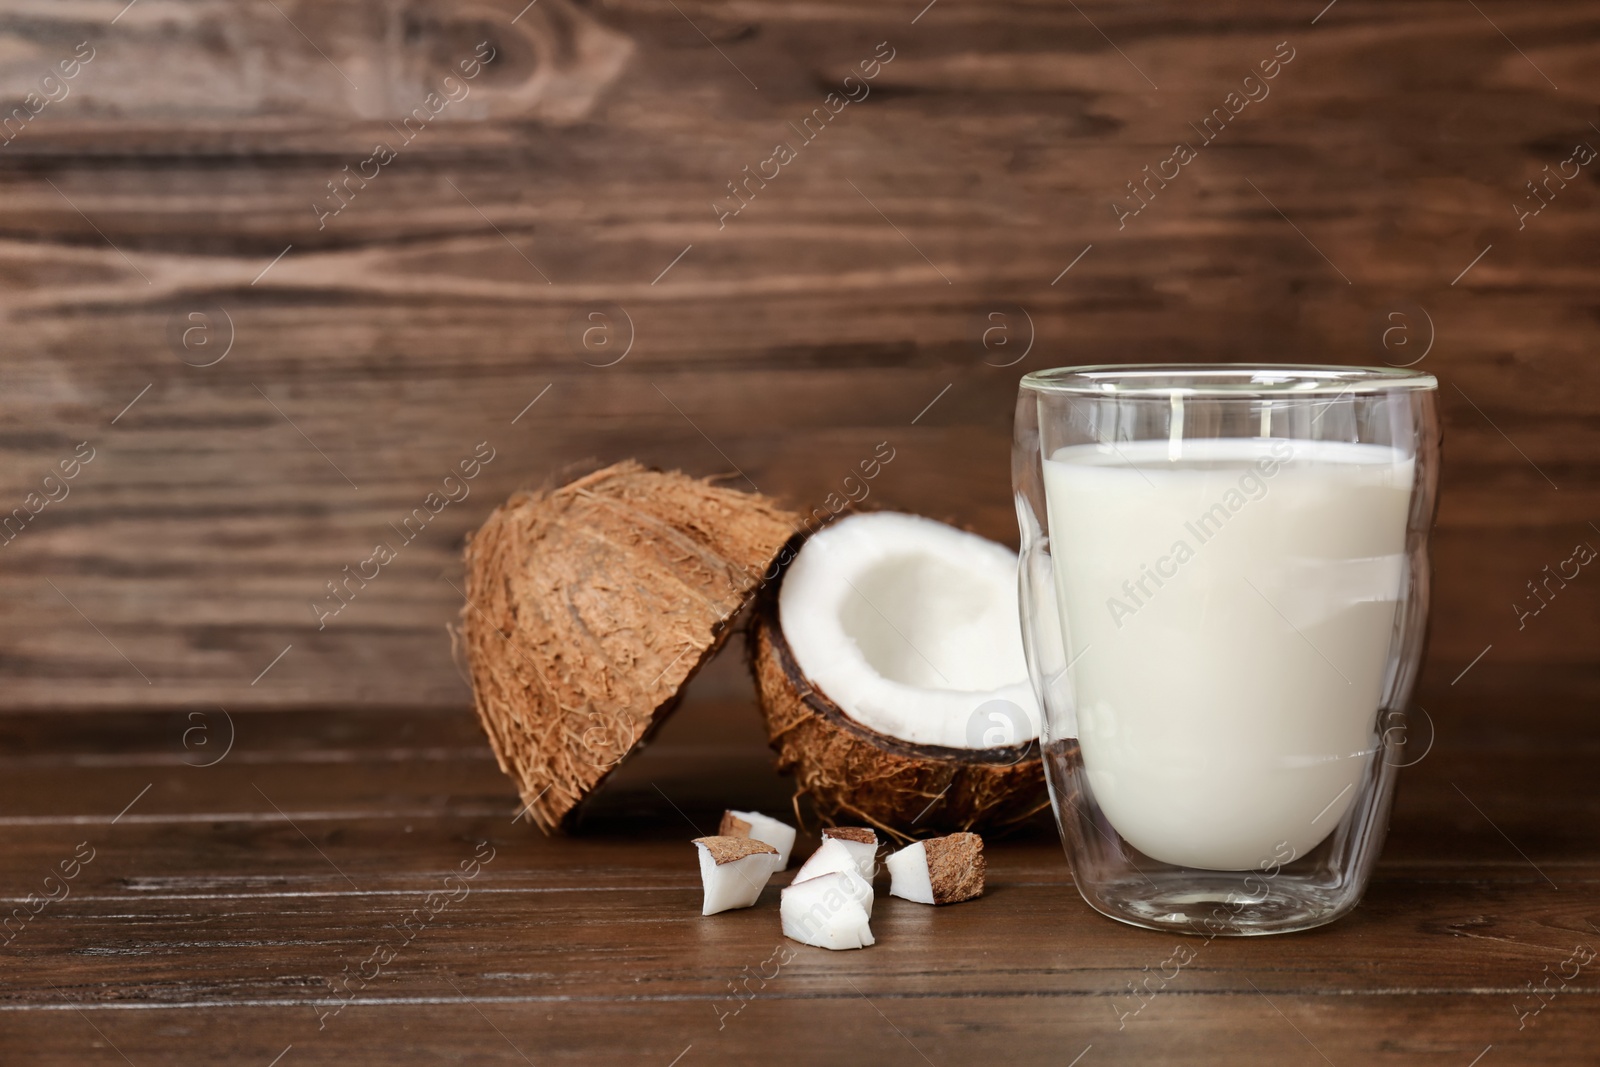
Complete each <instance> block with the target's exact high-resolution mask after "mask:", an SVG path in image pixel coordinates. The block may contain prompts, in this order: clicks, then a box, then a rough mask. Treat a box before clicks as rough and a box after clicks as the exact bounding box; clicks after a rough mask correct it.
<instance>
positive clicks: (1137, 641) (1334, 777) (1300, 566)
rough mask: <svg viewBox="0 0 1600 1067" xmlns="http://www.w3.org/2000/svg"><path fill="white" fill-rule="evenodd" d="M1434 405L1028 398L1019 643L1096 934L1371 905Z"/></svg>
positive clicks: (1217, 375)
mask: <svg viewBox="0 0 1600 1067" xmlns="http://www.w3.org/2000/svg"><path fill="white" fill-rule="evenodd" d="M1437 388H1438V385H1437V382H1436V381H1435V380H1434V379H1433V377H1432V376H1431V375H1427V374H1420V373H1416V372H1413V371H1403V370H1389V369H1367V368H1350V367H1308V366H1270V365H1261V366H1247V365H1234V364H1223V365H1209V366H1201V365H1190V366H1184V365H1173V366H1120V367H1118V366H1105V367H1068V368H1061V369H1057V370H1048V371H1040V372H1037V373H1033V374H1029V375H1027V376H1026V377H1025V378H1023V379H1022V386H1021V392H1020V396H1019V398H1018V404H1017V417H1016V441H1015V449H1014V452H1013V461H1012V476H1013V482H1014V485H1015V490H1016V504H1017V518H1018V522H1019V523H1020V525H1021V530H1022V557H1021V582H1020V585H1021V590H1020V592H1021V602H1022V619H1023V631H1024V643H1025V646H1026V649H1027V653H1028V665H1029V670H1030V671H1031V673H1032V677H1033V683H1034V687H1035V688H1036V690H1037V691H1038V694H1039V700H1040V703H1041V705H1042V706H1043V708H1044V710H1045V723H1044V728H1043V731H1042V733H1041V740H1042V742H1043V752H1044V760H1045V767H1046V772H1047V777H1048V779H1049V783H1050V795H1051V801H1052V803H1053V805H1054V808H1055V814H1056V819H1057V822H1058V823H1059V825H1060V829H1061V837H1062V841H1063V843H1064V844H1065V846H1066V851H1067V856H1068V859H1069V860H1070V861H1071V864H1072V869H1073V874H1074V877H1075V879H1076V881H1077V885H1078V890H1079V892H1081V893H1082V894H1083V898H1084V900H1086V901H1088V903H1089V904H1090V905H1091V906H1093V907H1094V908H1095V909H1096V910H1098V911H1100V912H1102V913H1103V914H1105V915H1108V916H1110V917H1112V918H1114V919H1120V920H1122V921H1124V922H1128V923H1132V924H1134V925H1137V926H1145V927H1149V928H1151V929H1159V930H1177V931H1183V932H1187V933H1194V934H1199V935H1203V936H1213V935H1216V934H1265V933H1279V932H1284V931H1289V930H1301V929H1305V928H1308V927H1312V926H1318V925H1320V924H1322V923H1326V922H1330V921H1332V920H1333V919H1336V918H1338V917H1339V916H1340V915H1343V914H1344V913H1346V912H1348V911H1349V910H1350V909H1351V908H1353V907H1355V905H1356V903H1357V901H1358V900H1359V899H1360V897H1361V894H1362V892H1363V890H1364V889H1365V888H1366V883H1367V880H1368V878H1369V876H1370V875H1371V872H1372V866H1373V864H1374V862H1375V861H1376V860H1377V856H1378V852H1379V850H1380V849H1381V847H1382V843H1383V836H1384V833H1385V830H1386V828H1387V824H1388V815H1389V804H1390V798H1391V796H1392V795H1393V791H1394V783H1395V775H1396V770H1397V768H1398V767H1399V766H1400V765H1402V764H1403V763H1404V762H1405V757H1404V754H1403V748H1404V739H1405V730H1404V722H1405V720H1404V715H1405V707H1406V704H1407V701H1408V700H1409V698H1410V694H1411V690H1412V686H1413V683H1414V682H1415V679H1416V673H1417V665H1418V661H1419V659H1420V658H1421V653H1422V645H1423V638H1424V633H1425V629H1426V621H1427V610H1428V549H1427V546H1428V530H1429V527H1430V525H1431V524H1432V521H1433V511H1434V495H1435V492H1434V490H1435V483H1436V478H1437V468H1438V451H1439V434H1438V422H1437V416H1436V411H1435V400H1436V394H1437Z"/></svg>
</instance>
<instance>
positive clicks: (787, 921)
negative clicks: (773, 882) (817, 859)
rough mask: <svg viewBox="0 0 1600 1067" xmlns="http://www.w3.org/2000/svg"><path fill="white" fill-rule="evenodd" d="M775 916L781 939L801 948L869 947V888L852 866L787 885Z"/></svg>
mask: <svg viewBox="0 0 1600 1067" xmlns="http://www.w3.org/2000/svg"><path fill="white" fill-rule="evenodd" d="M819 851H820V850H819ZM778 914H779V918H780V920H781V921H782V923H783V936H784V937H787V938H792V939H793V940H795V941H799V942H800V943H801V944H803V945H815V946H816V947H818V948H830V949H847V948H865V947H867V946H868V945H870V944H872V943H873V939H872V928H871V926H870V925H868V924H869V923H870V922H871V920H872V887H871V886H870V885H868V884H867V883H866V881H865V880H863V879H862V877H861V876H860V875H859V874H857V873H856V872H855V868H854V866H853V865H852V866H851V867H850V868H849V869H845V870H837V871H831V872H829V873H827V874H821V875H818V876H817V877H815V878H807V879H805V880H804V881H801V880H799V879H796V880H795V881H793V882H791V883H790V884H789V885H788V886H786V887H784V890H783V892H782V893H781V894H779V897H778Z"/></svg>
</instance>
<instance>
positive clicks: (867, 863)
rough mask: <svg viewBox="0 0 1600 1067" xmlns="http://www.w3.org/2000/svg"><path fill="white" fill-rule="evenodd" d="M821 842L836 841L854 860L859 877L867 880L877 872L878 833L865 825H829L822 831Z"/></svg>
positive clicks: (870, 879) (869, 880)
mask: <svg viewBox="0 0 1600 1067" xmlns="http://www.w3.org/2000/svg"><path fill="white" fill-rule="evenodd" d="M822 836H823V839H824V841H823V843H824V844H826V843H827V842H828V841H837V842H838V843H839V844H840V845H842V846H843V847H844V850H845V851H846V852H848V853H849V854H850V856H851V858H853V859H854V860H855V861H856V868H857V870H859V871H860V872H861V877H863V878H865V879H866V880H867V881H868V882H871V881H872V879H873V878H874V877H875V876H876V875H877V873H878V835H877V834H875V833H873V832H872V831H871V830H869V829H867V828H866V827H865V826H830V827H828V828H827V829H826V830H823V831H822Z"/></svg>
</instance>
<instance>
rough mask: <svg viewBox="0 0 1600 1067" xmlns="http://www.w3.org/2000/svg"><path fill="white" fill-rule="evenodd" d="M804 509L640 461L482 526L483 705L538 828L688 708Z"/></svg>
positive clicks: (477, 547)
mask: <svg viewBox="0 0 1600 1067" xmlns="http://www.w3.org/2000/svg"><path fill="white" fill-rule="evenodd" d="M796 522H797V517H796V516H794V515H792V514H790V513H789V512H787V511H784V510H782V509H780V508H778V507H776V506H775V505H774V504H772V502H771V501H769V500H767V499H766V498H765V497H761V496H755V495H752V494H749V493H742V492H738V491H736V490H732V489H726V488H722V487H720V486H716V485H713V484H711V482H710V481H709V480H705V481H701V480H697V479H694V478H690V477H688V476H687V475H684V474H681V473H678V472H675V471H674V472H663V471H657V470H647V469H646V468H644V467H642V466H640V465H639V464H638V463H634V462H632V461H628V462H624V463H618V464H616V465H614V466H611V467H607V468H605V469H604V470H600V471H596V472H594V473H593V474H589V475H586V476H585V477H582V478H579V479H578V480H576V481H574V482H571V483H569V484H567V485H564V486H562V487H561V488H559V489H555V490H553V491H546V492H537V493H528V492H523V493H517V494H516V495H514V496H513V497H512V498H511V499H510V500H509V501H507V502H506V503H505V504H503V505H501V506H500V507H498V508H496V509H495V511H494V513H493V514H491V515H490V516H489V518H488V519H487V520H486V521H485V522H484V524H483V526H482V527H481V528H480V529H479V530H478V531H477V533H476V534H474V535H472V536H471V538H470V539H469V540H468V542H467V547H466V570H467V603H466V605H464V606H463V608H462V610H461V626H462V633H463V639H464V640H463V643H464V645H465V648H466V653H467V660H468V664H469V667H470V670H471V675H472V692H473V702H474V705H475V707H476V708H477V712H478V718H479V720H480V721H481V722H482V723H483V728H484V731H485V732H486V733H487V734H488V735H489V741H490V744H491V745H492V747H493V748H494V753H495V758H496V759H497V760H498V761H499V763H500V769H501V770H502V771H504V772H505V773H506V774H507V775H509V776H510V777H511V779H512V781H513V782H515V783H516V786H517V789H518V791H519V792H520V793H521V795H522V801H523V804H524V805H525V806H526V810H527V811H528V813H529V814H531V815H532V817H533V820H534V822H536V823H537V824H538V825H539V827H540V828H541V829H543V830H544V831H545V832H546V833H550V832H552V831H555V830H558V829H562V828H564V827H565V826H567V825H568V824H569V823H570V822H571V819H572V817H573V815H574V813H575V812H576V811H577V809H578V807H579V805H580V804H581V802H582V801H583V800H584V798H585V797H587V796H589V795H590V794H591V793H592V792H593V791H594V790H595V788H596V787H597V786H599V785H600V783H601V782H603V781H604V780H605V779H606V778H607V777H608V776H609V775H610V774H611V772H612V771H613V770H614V769H615V768H616V767H617V765H618V764H620V763H621V762H622V761H623V760H624V759H626V758H627V756H628V755H629V754H630V753H632V752H633V751H634V750H636V749H637V748H638V747H639V746H640V745H641V744H642V743H643V742H644V741H645V740H647V739H648V737H649V735H650V733H651V731H652V730H654V729H655V728H656V727H657V726H658V725H659V724H660V723H661V721H662V720H663V719H664V718H665V717H666V715H667V714H668V713H670V711H671V710H672V709H673V707H675V706H676V704H677V702H678V698H679V695H680V694H681V692H682V690H683V687H684V685H685V683H687V682H688V680H689V679H690V677H692V676H693V675H694V673H695V672H696V671H697V670H699V668H700V666H701V665H702V664H703V663H704V662H705V661H706V660H707V659H709V658H710V657H711V656H712V655H713V654H714V653H715V652H716V650H717V649H718V648H720V647H721V646H722V644H723V642H725V641H726V640H727V638H728V635H729V633H730V630H731V628H730V627H729V626H728V622H729V620H731V619H732V618H733V617H734V616H735V615H736V614H738V612H739V611H740V609H741V608H742V607H743V606H744V605H745V604H746V603H747V602H748V600H749V599H750V597H751V596H752V594H753V592H754V591H755V590H756V589H757V588H758V586H759V585H760V583H761V582H762V581H763V579H764V577H765V576H766V575H768V574H769V573H771V572H772V571H773V569H774V568H773V567H772V562H773V560H774V558H775V557H776V556H777V554H778V552H779V550H780V549H781V548H782V547H783V545H784V543H785V542H786V541H787V540H788V539H789V538H790V537H791V536H792V535H793V533H794V529H795V526H796Z"/></svg>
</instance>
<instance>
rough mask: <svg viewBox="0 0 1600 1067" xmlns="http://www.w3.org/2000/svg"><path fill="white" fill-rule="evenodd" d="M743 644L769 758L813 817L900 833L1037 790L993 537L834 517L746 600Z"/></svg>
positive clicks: (985, 815)
mask: <svg viewBox="0 0 1600 1067" xmlns="http://www.w3.org/2000/svg"><path fill="white" fill-rule="evenodd" d="M751 657H752V666H753V669H754V671H755V674H756V680H757V686H758V689H759V690H760V695H761V703H762V710H763V712H764V713H765V715H766V721H767V733H768V737H769V738H770V740H771V743H772V746H773V747H774V748H775V749H777V751H778V767H779V769H780V770H782V771H786V772H793V773H794V774H795V775H796V777H797V780H798V785H799V790H800V792H801V793H805V794H809V795H810V796H811V798H812V800H813V802H814V803H815V804H816V806H817V808H818V810H819V811H821V812H822V814H823V815H824V816H826V817H829V818H833V817H850V818H851V820H852V821H863V822H867V823H871V824H872V825H874V826H877V827H879V828H881V829H884V830H887V831H889V832H890V833H891V834H894V835H896V836H898V837H901V838H907V837H910V836H914V835H918V834H923V833H931V832H938V831H941V830H966V829H970V828H971V827H973V826H979V825H986V826H998V825H1004V824H1006V823H1010V822H1015V821H1018V820H1021V819H1024V818H1026V817H1027V816H1029V815H1031V814H1033V813H1034V812H1036V811H1038V810H1040V809H1042V808H1044V807H1046V806H1047V805H1048V803H1049V800H1048V797H1047V796H1046V794H1045V788H1044V774H1043V768H1042V765H1041V764H1040V762H1039V758H1038V746H1037V739H1038V736H1039V721H1040V716H1039V709H1038V703H1037V700H1036V698H1035V696H1034V693H1033V688H1032V686H1031V685H1030V683H1029V681H1028V673H1027V663H1026V660H1025V659H1024V658H1023V651H1022V628H1021V624H1020V619H1019V615H1018V609H1017V557H1016V553H1014V552H1012V551H1011V550H1009V549H1007V548H1006V547H1004V546H1003V545H999V544H996V543H994V542H992V541H988V540H986V539H984V538H981V537H978V536H976V535H974V534H970V533H966V532H964V531H961V530H958V529H956V528H954V527H952V526H947V525H945V524H943V523H940V522H935V521H933V520H931V519H924V518H920V517H917V516H914V515H900V514H895V513H891V512H879V513H872V514H863V515H853V516H851V517H849V518H845V519H841V520H840V521H838V522H836V523H834V524H833V525H831V526H829V527H827V528H826V529H824V530H822V531H820V532H819V533H817V534H815V535H813V536H812V537H811V538H810V539H809V540H807V541H806V542H805V544H804V545H803V546H802V547H801V549H800V550H799V552H798V553H797V554H796V555H795V558H794V560H793V562H792V563H790V564H789V566H788V568H787V569H786V570H785V571H784V574H783V577H782V580H781V584H780V585H779V586H778V589H777V591H776V593H775V594H774V593H770V592H769V593H766V594H764V595H763V596H762V597H761V599H760V600H759V601H758V606H757V615H756V619H755V626H754V633H753V635H752V639H751Z"/></svg>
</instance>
